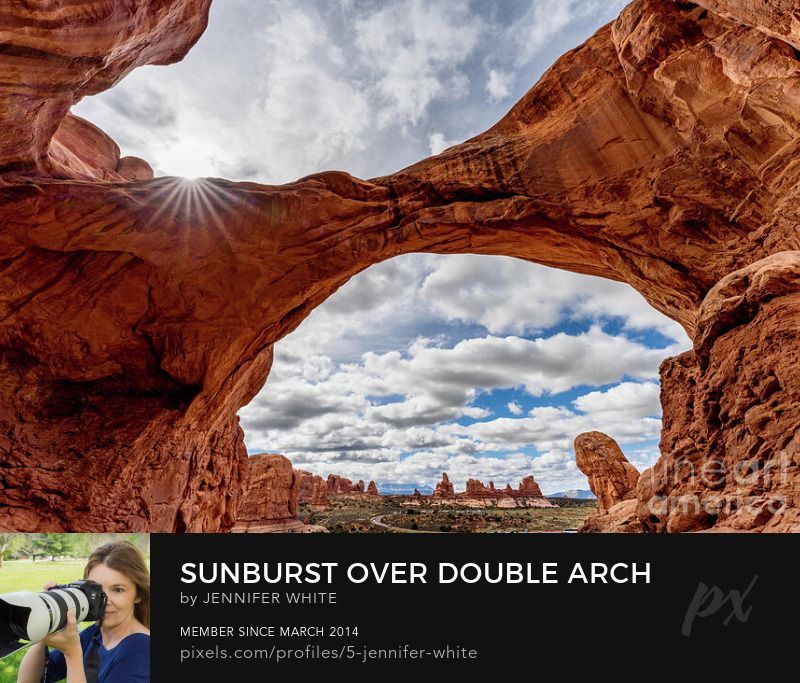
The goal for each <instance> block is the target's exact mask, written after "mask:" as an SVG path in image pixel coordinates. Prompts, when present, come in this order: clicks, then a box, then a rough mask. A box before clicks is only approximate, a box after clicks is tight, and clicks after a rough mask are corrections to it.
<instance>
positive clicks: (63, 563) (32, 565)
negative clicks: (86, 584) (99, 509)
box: [0, 558, 88, 683]
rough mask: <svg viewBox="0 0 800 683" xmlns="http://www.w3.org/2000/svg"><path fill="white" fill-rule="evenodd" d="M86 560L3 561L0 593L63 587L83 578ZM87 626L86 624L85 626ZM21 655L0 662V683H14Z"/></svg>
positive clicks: (18, 653) (19, 653) (21, 653)
mask: <svg viewBox="0 0 800 683" xmlns="http://www.w3.org/2000/svg"><path fill="white" fill-rule="evenodd" d="M85 566H86V558H84V559H82V560H58V561H56V562H47V561H43V562H31V561H30V560H6V562H4V563H3V568H2V569H0V593H12V592H14V591H40V590H42V586H44V584H46V583H47V582H48V581H57V582H58V583H67V582H68V581H74V580H75V579H81V578H83V568H84V567H85ZM86 625H88V624H86ZM24 654H25V652H24V651H23V652H17V653H16V654H14V655H11V656H10V657H6V658H5V659H0V683H15V682H16V680H17V669H18V667H19V663H20V661H21V660H22V657H23V655H24Z"/></svg>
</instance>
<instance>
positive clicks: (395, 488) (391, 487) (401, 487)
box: [375, 482, 433, 496]
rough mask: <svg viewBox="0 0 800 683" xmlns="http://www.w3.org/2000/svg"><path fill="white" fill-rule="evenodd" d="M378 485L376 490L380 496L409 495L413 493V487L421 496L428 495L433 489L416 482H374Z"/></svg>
mask: <svg viewBox="0 0 800 683" xmlns="http://www.w3.org/2000/svg"><path fill="white" fill-rule="evenodd" d="M375 483H376V485H377V487H378V492H379V493H380V494H381V495H382V496H411V495H413V494H414V489H417V491H419V492H420V493H421V494H422V495H423V496H430V495H431V494H432V493H433V489H432V488H431V487H430V486H422V485H420V484H417V485H416V486H415V485H414V484H393V483H391V482H388V483H385V484H384V483H379V482H375Z"/></svg>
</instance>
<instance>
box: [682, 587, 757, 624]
mask: <svg viewBox="0 0 800 683" xmlns="http://www.w3.org/2000/svg"><path fill="white" fill-rule="evenodd" d="M757 580H758V574H756V575H755V576H753V580H752V581H750V585H749V586H748V587H747V588H746V589H745V590H744V591H741V592H740V591H738V590H736V589H734V590H731V591H730V592H729V593H728V594H727V595H726V594H725V593H724V592H723V591H722V589H721V588H719V587H717V586H711V587H710V588H709V587H708V586H706V584H704V583H703V582H702V581H701V582H700V585H698V586H697V590H696V591H695V594H694V597H693V598H692V601H691V602H690V603H689V609H688V610H686V616H685V617H684V618H683V627H682V628H681V634H683V635H684V636H691V635H692V626H693V625H694V620H695V619H696V618H698V617H699V618H701V619H704V618H706V617H710V616H711V615H713V614H716V613H717V612H719V611H720V610H721V609H722V608H723V607H724V606H725V605H728V606H729V609H730V611H729V613H728V616H727V617H726V618H725V620H724V621H723V622H722V625H723V626H727V625H728V624H729V623H730V621H731V619H733V617H736V618H737V619H738V620H739V621H740V622H741V623H743V624H746V623H747V620H748V619H749V618H750V612H752V611H753V607H752V606H750V607H748V608H747V610H745V598H747V595H748V594H749V593H750V591H751V590H752V588H753V586H754V585H755V583H756V581H757Z"/></svg>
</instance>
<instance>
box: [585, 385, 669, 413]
mask: <svg viewBox="0 0 800 683" xmlns="http://www.w3.org/2000/svg"><path fill="white" fill-rule="evenodd" d="M572 403H573V405H574V406H575V407H576V408H577V409H578V410H580V411H582V412H585V413H592V415H594V416H595V417H598V418H604V419H619V418H620V417H622V418H623V419H628V418H641V417H651V416H653V415H661V399H660V387H659V385H658V384H657V383H656V382H642V383H638V382H623V383H622V384H617V385H616V386H614V387H611V388H610V389H608V390H607V391H593V392H591V393H589V394H584V395H583V396H580V397H578V398H577V399H575V400H574V401H573V402H572Z"/></svg>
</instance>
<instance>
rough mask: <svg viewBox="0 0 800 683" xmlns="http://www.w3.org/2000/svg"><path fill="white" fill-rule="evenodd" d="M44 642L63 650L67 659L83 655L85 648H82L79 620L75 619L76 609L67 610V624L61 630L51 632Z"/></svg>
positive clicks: (78, 657)
mask: <svg viewBox="0 0 800 683" xmlns="http://www.w3.org/2000/svg"><path fill="white" fill-rule="evenodd" d="M42 642H43V643H44V644H45V645H48V646H49V647H54V648H56V650H61V652H63V653H64V657H65V658H66V659H72V658H77V659H80V658H81V657H82V656H83V649H82V648H81V639H80V636H79V635H78V622H77V621H76V620H75V610H73V609H69V610H67V625H66V626H65V627H64V628H63V629H61V630H60V631H56V632H55V633H51V634H50V635H49V636H47V638H44V639H43V640H42Z"/></svg>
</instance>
